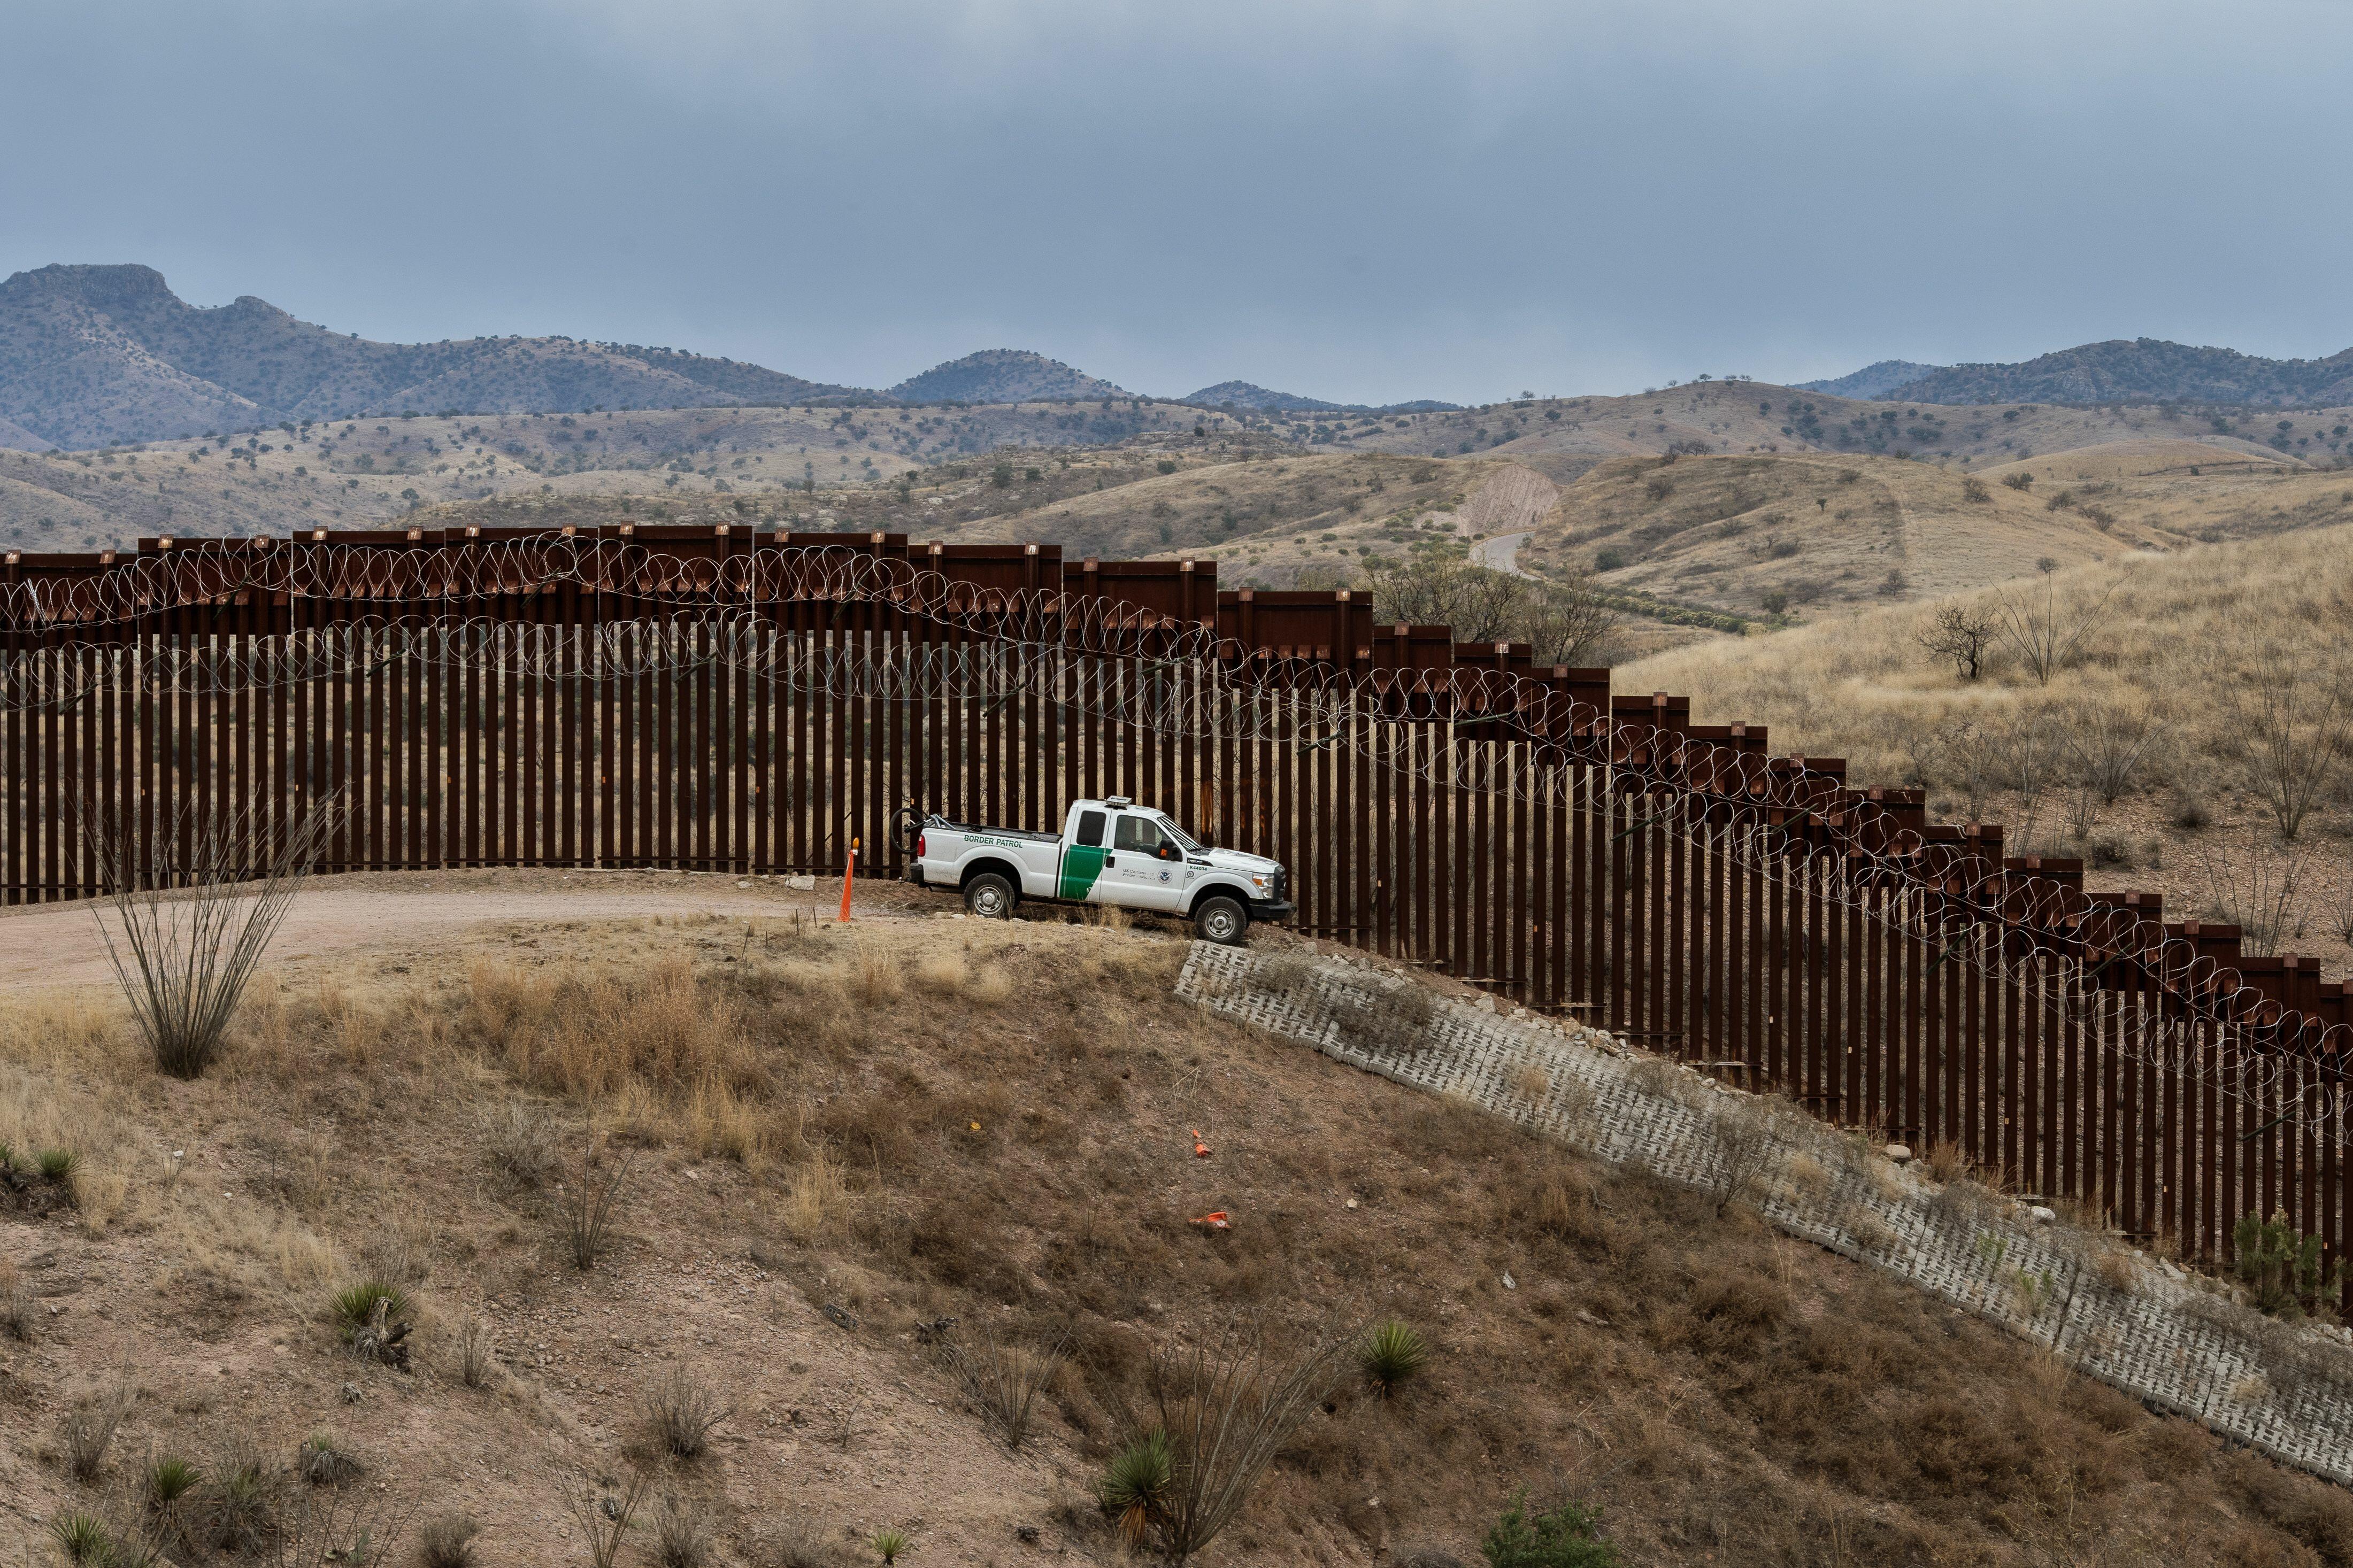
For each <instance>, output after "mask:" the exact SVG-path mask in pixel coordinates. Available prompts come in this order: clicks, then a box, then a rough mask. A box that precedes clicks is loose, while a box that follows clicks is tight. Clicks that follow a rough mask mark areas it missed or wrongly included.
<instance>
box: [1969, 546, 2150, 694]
mask: <svg viewBox="0 0 2353 1568" xmlns="http://www.w3.org/2000/svg"><path fill="white" fill-rule="evenodd" d="M2123 581H2124V579H2123V578H2122V577H2121V576H2119V577H2116V578H2114V579H2112V580H2111V581H2110V582H2109V584H2108V585H2107V586H2106V587H2105V588H2104V589H2102V590H2100V591H2099V592H2098V593H2096V594H2094V593H2092V592H2090V591H2088V590H2085V589H2080V588H2071V589H2069V590H2068V591H2067V592H2066V593H2064V594H2062V593H2061V592H2060V591H2059V583H2058V576H2057V574H2056V573H2055V572H2053V571H2052V570H2049V569H2048V568H2046V569H2045V570H2044V571H2043V573H2042V586H2041V588H2040V589H2039V590H2038V589H2035V588H2018V589H2013V590H2011V591H2010V592H2008V593H2004V594H2000V595H1996V596H1995V598H1994V601H1993V608H1992V614H1993V617H1994V630H1995V635H1996V636H1997V637H1999V638H2000V640H2001V643H2002V645H2003V646H2004V647H2008V648H2009V649H2010V651H2011V652H2012V653H2014V654H2016V655H2017V656H2018V659H2019V662H2020V663H2021V664H2023V665H2024V666H2025V667H2026V669H2027V673H2028V674H2030V675H2031V676H2033V677H2034V681H2035V684H2036V685H2038V686H2048V685H2050V684H2051V678H2052V676H2054V675H2056V674H2058V673H2059V672H2060V671H2061V670H2063V669H2065V668H2068V667H2069V666H2070V665H2072V664H2073V663H2075V661H2076V660H2077V659H2079V658H2082V657H2083V654H2084V646H2085V644H2087V643H2088V642H2090V640H2091V637H2092V634H2093V633H2094V632H2095V631H2097V630H2098V629H2099V626H2100V623H2101V622H2102V621H2103V620H2105V618H2106V616H2107V613H2108V601H2109V600H2110V599H2111V598H2113V597H2115V595H2116V588H2117V586H2118V585H2119V584H2121V583H2122V582H2123Z"/></svg>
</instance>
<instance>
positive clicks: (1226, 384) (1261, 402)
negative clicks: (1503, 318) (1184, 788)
mask: <svg viewBox="0 0 2353 1568" xmlns="http://www.w3.org/2000/svg"><path fill="white" fill-rule="evenodd" d="M1176 401H1177V402H1179V403H1198V404H1200V405H1202V406H1204V407H1208V408H1247V409H1250V410H1251V411H1252V412H1254V413H1259V414H1430V413H1449V412H1451V411H1452V410H1454V409H1457V408H1460V407H1461V406H1462V405H1461V404H1459V403H1440V402H1438V401H1437V400H1435V399H1434V398H1428V397H1423V398H1417V399H1415V400H1414V401H1413V402H1411V403H1385V404H1382V405H1379V406H1377V407H1376V406H1374V405H1370V404H1364V403H1326V402H1324V400H1323V399H1322V398H1320V397H1302V396H1300V395H1298V394H1296V393H1292V392H1275V391H1272V390H1271V389H1269V388H1267V387H1263V386H1259V385H1256V384H1253V383H1250V382H1247V381H1221V382H1219V383H1218V384H1217V385H1215V386H1205V387H1203V388H1201V390H1200V391H1198V392H1196V393H1194V394H1192V395H1189V396H1186V397H1180V398H1178V399H1177V400H1176Z"/></svg>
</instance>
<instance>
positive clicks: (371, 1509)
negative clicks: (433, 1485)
mask: <svg viewBox="0 0 2353 1568" xmlns="http://www.w3.org/2000/svg"><path fill="white" fill-rule="evenodd" d="M415 1511H416V1500H415V1498H414V1497H412V1496H410V1495H409V1494H407V1493H406V1492H401V1491H396V1490H392V1489H378V1488H375V1487H352V1488H349V1489H343V1490H337V1489H332V1488H303V1489H301V1490H299V1491H298V1492H297V1493H296V1494H295V1496H294V1499H293V1501H292V1503H291V1505H290V1506H289V1507H288V1508H286V1509H284V1510H280V1516H279V1519H278V1528H277V1530H276V1531H275V1533H274V1534H273V1535H272V1536H271V1537H270V1538H269V1544H268V1547H267V1549H266V1550H265V1551H264V1552H263V1553H262V1561H263V1562H264V1563H269V1564H270V1565H271V1568H313V1565H315V1564H320V1563H370V1564H380V1563H396V1562H398V1561H399V1547H400V1539H401V1537H402V1535H403V1534H404V1533H406V1530H407V1528H408V1521H409V1517H410V1515H411V1514H412V1513H414V1512H415Z"/></svg>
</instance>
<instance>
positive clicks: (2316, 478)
mask: <svg viewBox="0 0 2353 1568" xmlns="http://www.w3.org/2000/svg"><path fill="white" fill-rule="evenodd" d="M2012 476H2020V477H2022V478H2023V479H2026V480H2027V481H2028V487H2027V488H2025V489H2019V488H2015V487H2014V486H2013V485H2012V484H2010V483H2005V482H2004V481H2005V480H2006V479H2010V478H2011V477H2012ZM2340 521H2353V478H2348V476H2347V475H2346V474H2344V473H2342V472H2340V471H2332V470H2319V469H2314V468H2307V467H2306V466H2305V465H2302V464H2299V463H2296V462H2294V461H2292V460H2290V459H2287V458H2282V457H2280V456H2278V455H2277V454H2275V453H2270V452H2263V453H2261V454H2260V455H2253V454H2250V453H2241V452H2236V451H2232V452H2218V450H2217V449H2216V448H2215V447H2212V446H2210V445H2205V444H2201V443H2197V442H2191V441H2186V440H2153V441H2137V442H2113V443H2108V444H2105V445H2102V446H2097V447H2082V448H2078V449H2076V450H2074V451H2070V452H2063V453H2055V454H2052V455H2050V456H2047V457H2041V458H2032V459H2031V460H2028V461H2026V462H2021V463H2011V464H2003V465H2000V466H1991V467H1987V468H1980V469H1978V470H1976V471H1975V472H1974V473H1968V474H1965V473H1963V472H1961V471H1959V470H1957V469H1956V468H1941V467H1937V466H1935V465H1931V464H1926V463H1917V462H1905V461H1901V460H1898V459H1894V458H1872V457H1854V458H1832V457H1829V456H1827V455H1825V456H1792V455H1786V454H1784V455H1774V456H1754V457H1747V456H1744V457H1722V458H1708V457H1696V458H1680V459H1675V460H1671V461H1664V462H1662V460H1660V459H1655V458H1618V459H1614V460H1612V461H1610V462H1607V463H1604V464H1602V465H1600V466H1599V467H1598V468H1594V469H1593V470H1592V471H1591V472H1589V473H1588V474H1587V475H1585V476H1584V477H1583V478H1581V479H1578V480H1577V482H1575V483H1574V484H1572V485H1570V486H1569V487H1568V488H1567V489H1565V490H1564V491H1563V492H1562V495H1561V500H1560V501H1559V503H1558V504H1557V505H1556V507H1555V508H1554V509H1553V510H1552V512H1551V513H1550V515H1548V516H1547V517H1546V520H1545V521H1544V522H1543V523H1542V524H1541V525H1540V526H1539V528H1538V530H1537V531H1536V534H1535V537H1534V538H1533V539H1531V540H1530V541H1529V542H1528V544H1527V546H1526V547H1525V549H1524V550H1523V552H1521V562H1522V563H1523V565H1524V566H1525V567H1526V568H1527V569H1529V570H1532V571H1536V572H1539V573H1541V572H1544V571H1546V570H1547V569H1552V570H1558V569H1560V568H1562V567H1565V566H1568V565H1594V564H1597V563H1598V564H1601V565H1604V566H1606V567H1607V570H1606V571H1605V572H1604V573H1603V578H1604V581H1606V582H1609V583H1613V584H1622V585H1625V586H1629V587H1633V588H1639V589H1641V590H1644V591H1646V592H1650V593H1653V594H1658V595H1664V596H1667V597H1671V598H1675V599H1681V600H1685V601H1690V602H1694V603H1700V604H1707V605H1716V606H1719V607H1722V608H1725V609H1731V610H1737V611H1743V612H1746V613H1750V614H1755V613H1757V612H1758V611H1760V610H1763V609H1767V608H1769V607H1772V606H1775V605H1779V606H1780V607H1782V608H1783V609H1785V610H1788V611H1794V612H1797V613H1803V614H1815V615H1819V614H1821V613H1823V607H1830V606H1837V605H1855V604H1862V603H1869V602H1872V601H1874V600H1882V599H1894V600H1899V601H1900V600H1907V599H1913V598H1918V597H1927V596H1934V595H1942V594H1949V593H1956V592H1960V591H1963V590H1967V589H1974V588H1978V587H1982V586H1984V585H1985V584H1989V583H1995V582H2000V581H2002V580H2004V579H2007V578H2011V577H2016V576H2020V575H2022V574H2027V573H2029V572H2031V571H2032V570H2033V569H2034V568H2035V567H2036V566H2037V565H2038V564H2039V563H2042V562H2044V561H2053V562H2057V563H2060V564H2062V565H2073V564H2076V563H2084V562H2090V561H2098V560H2103V559H2106V558H2109V557H2112V556H2117V555H2119V554H2123V553H2126V552H2145V551H2158V552H2164V551H2172V550H2178V549H2180V548H2182V547H2183V546H2185V545H2187V544H2189V542H2192V541H2198V540H2204V541H2211V540H2217V539H2226V538H2243V537H2249V536H2253V535H2255V534H2261V533H2275V532H2283V531H2287V530H2290V529H2295V528H2308V527H2325V526H2327V525H2330V524H2333V523H2337V522H2340ZM1810 606H1813V607H1812V608H1810Z"/></svg>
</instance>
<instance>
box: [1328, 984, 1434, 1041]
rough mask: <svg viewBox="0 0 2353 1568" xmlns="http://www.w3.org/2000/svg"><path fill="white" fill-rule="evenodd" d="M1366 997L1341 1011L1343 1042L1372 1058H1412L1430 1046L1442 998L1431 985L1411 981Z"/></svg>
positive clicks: (1338, 1012) (1368, 992) (1339, 1018)
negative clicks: (1358, 1003)
mask: <svg viewBox="0 0 2353 1568" xmlns="http://www.w3.org/2000/svg"><path fill="white" fill-rule="evenodd" d="M1363 996H1364V1000H1363V1002H1362V1003H1361V1004H1360V1005H1357V1006H1355V1007H1342V1008H1340V1009H1338V1010H1337V1016H1338V1022H1339V1026H1340V1037H1341V1039H1342V1040H1343V1042H1345V1044H1347V1045H1348V1046H1350V1047H1354V1048H1355V1049H1356V1050H1359V1051H1362V1052H1364V1053H1365V1054H1366V1056H1369V1057H1408V1056H1411V1055H1413V1054H1414V1053H1415V1052H1416V1051H1419V1050H1420V1049H1422V1048H1423V1047H1426V1046H1428V1045H1429V1044H1430V1029H1431V1028H1432V1027H1433V1026H1435V1025H1436V1024H1437V1022H1438V999H1437V998H1436V997H1435V996H1433V995H1431V994H1430V990H1429V988H1428V987H1427V986H1423V985H1419V984H1415V983H1414V982H1412V981H1410V980H1408V981H1403V982H1400V983H1399V984H1394V985H1390V986H1388V987H1386V988H1380V987H1375V988H1373V989H1371V990H1368V991H1366V993H1364V994H1363Z"/></svg>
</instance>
